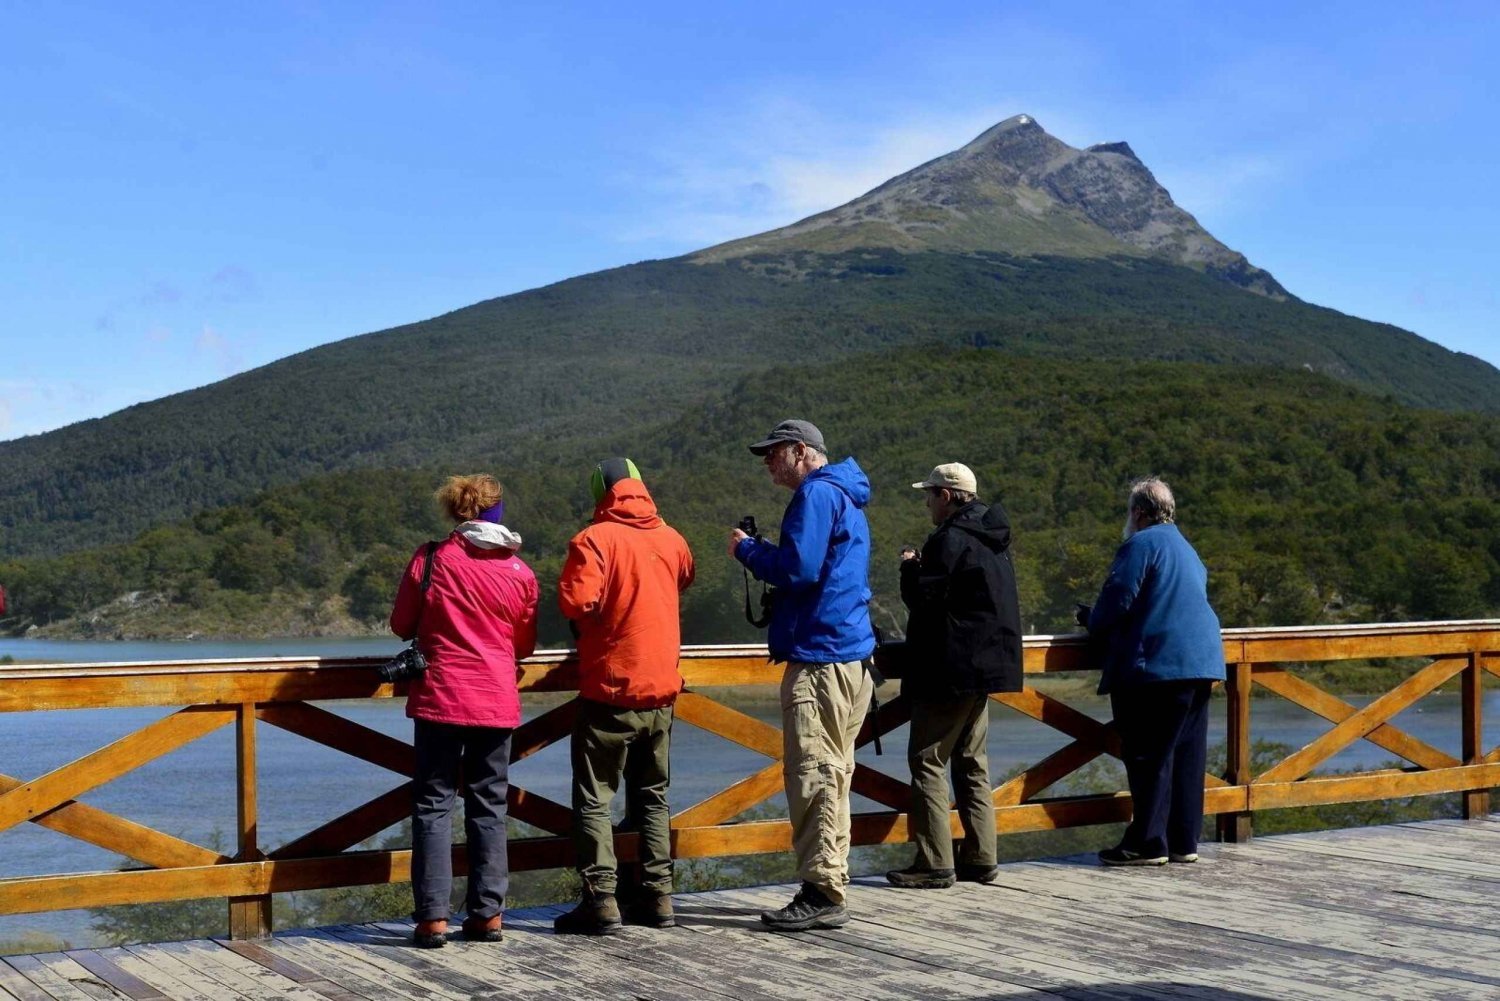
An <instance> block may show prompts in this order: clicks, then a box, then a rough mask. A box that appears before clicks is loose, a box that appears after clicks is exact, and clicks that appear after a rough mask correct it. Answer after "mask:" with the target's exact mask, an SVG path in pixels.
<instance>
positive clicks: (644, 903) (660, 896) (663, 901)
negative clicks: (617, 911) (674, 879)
mask: <svg viewBox="0 0 1500 1001" xmlns="http://www.w3.org/2000/svg"><path fill="white" fill-rule="evenodd" d="M622 916H623V917H624V919H625V923H626V924H628V925H641V926H643V927H646V928H675V927H677V917H676V915H674V914H673V913H672V895H671V894H670V893H652V894H646V895H645V896H643V897H637V898H636V899H635V900H632V901H631V902H630V903H629V904H627V905H626V906H625V908H624V914H623V915H622Z"/></svg>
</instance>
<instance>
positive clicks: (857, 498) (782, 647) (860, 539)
mask: <svg viewBox="0 0 1500 1001" xmlns="http://www.w3.org/2000/svg"><path fill="white" fill-rule="evenodd" d="M869 501H870V480H869V478H868V477H866V476H865V473H864V470H862V469H860V468H859V464H858V463H856V462H855V461H854V460H853V459H845V460H844V461H843V462H840V463H836V464H834V465H828V466H823V467H821V468H819V469H815V470H813V471H812V472H811V473H808V474H807V478H806V479H805V480H803V481H802V485H801V486H799V487H798V488H797V491H796V493H794V494H792V502H791V503H790V504H788V505H787V508H786V513H784V514H783V515H782V516H781V539H780V542H779V544H777V545H772V544H771V543H769V542H757V541H756V540H755V539H744V540H742V541H741V542H740V544H739V545H738V546H737V547H736V548H735V551H734V555H735V558H736V559H738V560H739V561H740V562H741V563H743V564H744V565H745V566H746V567H748V568H749V570H750V572H751V573H752V574H754V575H755V578H756V579H757V580H763V581H765V582H766V583H767V584H770V585H771V586H772V587H775V588H777V592H776V604H775V605H774V606H773V607H772V611H771V631H770V635H769V637H768V638H767V639H768V643H769V644H770V647H771V659H772V660H777V661H791V660H796V661H802V662H805V663H809V664H832V663H843V662H846V661H851V660H863V659H864V658H866V657H868V656H870V654H871V653H873V652H874V650H875V631H874V630H873V629H871V628H870V525H869V523H868V522H867V521H865V512H864V510H863V509H864V506H865V505H866V504H868V503H869Z"/></svg>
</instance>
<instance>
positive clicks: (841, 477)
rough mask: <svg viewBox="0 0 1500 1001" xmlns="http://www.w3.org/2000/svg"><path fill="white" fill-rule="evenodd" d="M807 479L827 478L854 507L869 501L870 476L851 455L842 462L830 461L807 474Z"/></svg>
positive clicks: (862, 505) (861, 505)
mask: <svg viewBox="0 0 1500 1001" xmlns="http://www.w3.org/2000/svg"><path fill="white" fill-rule="evenodd" d="M807 478H808V479H809V480H827V481H829V482H830V483H832V484H833V485H834V486H836V487H838V488H839V489H840V490H842V491H843V492H844V493H846V494H848V495H849V499H850V500H851V501H853V502H854V506H855V507H860V508H862V507H864V506H865V505H866V504H868V503H870V478H869V477H868V476H866V475H865V471H864V470H863V469H860V468H859V463H857V462H855V461H854V459H853V457H852V456H851V457H850V458H848V459H845V460H844V461H843V462H835V463H831V464H830V465H827V466H822V467H820V468H818V469H814V470H813V471H812V472H810V473H808V474H807Z"/></svg>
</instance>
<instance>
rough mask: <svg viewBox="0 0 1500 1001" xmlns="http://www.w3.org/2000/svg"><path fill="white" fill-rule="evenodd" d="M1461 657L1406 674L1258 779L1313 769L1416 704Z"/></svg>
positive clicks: (1291, 776) (1286, 778)
mask: <svg viewBox="0 0 1500 1001" xmlns="http://www.w3.org/2000/svg"><path fill="white" fill-rule="evenodd" d="M1464 663H1465V662H1464V661H1462V660H1436V661H1433V662H1432V663H1431V664H1429V665H1428V666H1427V667H1424V668H1423V669H1422V670H1421V671H1419V672H1417V673H1416V674H1414V675H1412V676H1411V677H1410V678H1407V679H1406V680H1405V681H1403V682H1401V684H1399V685H1397V686H1396V687H1395V688H1393V689H1391V690H1390V691H1389V692H1386V693H1385V694H1384V695H1382V696H1380V698H1378V699H1376V700H1375V701H1373V702H1371V703H1370V704H1369V705H1367V706H1365V707H1364V708H1363V709H1361V710H1359V711H1358V712H1356V713H1354V714H1353V715H1351V716H1349V717H1348V718H1347V719H1345V720H1344V721H1343V722H1341V723H1338V724H1337V725H1335V726H1334V728H1333V729H1332V730H1329V731H1328V732H1327V733H1325V734H1323V735H1322V736H1321V737H1318V738H1317V739H1316V740H1314V741H1313V742H1312V743H1310V744H1308V745H1307V746H1306V747H1304V748H1302V749H1301V750H1300V751H1296V752H1294V753H1293V754H1291V755H1289V756H1288V757H1286V758H1285V759H1283V760H1282V761H1280V762H1279V763H1277V764H1275V765H1272V766H1271V767H1270V768H1268V769H1266V771H1265V772H1263V773H1261V775H1260V776H1259V777H1258V778H1257V779H1256V782H1257V783H1259V782H1291V781H1293V780H1295V779H1299V778H1301V777H1302V776H1304V775H1306V774H1307V773H1308V772H1310V771H1312V770H1313V769H1314V768H1316V767H1317V766H1318V765H1319V764H1321V763H1322V762H1324V761H1326V760H1327V759H1328V758H1330V757H1332V756H1333V755H1335V754H1337V753H1338V752H1339V751H1340V750H1342V749H1343V748H1344V747H1345V746H1347V745H1348V744H1350V743H1352V742H1353V741H1355V740H1358V739H1359V738H1361V737H1364V736H1366V735H1368V734H1369V733H1370V731H1372V730H1374V729H1375V728H1376V727H1378V726H1380V725H1381V724H1383V723H1385V722H1387V721H1388V720H1390V718H1391V717H1392V716H1395V715H1396V714H1397V713H1399V712H1401V711H1402V710H1403V709H1405V708H1407V707H1408V706H1410V705H1412V704H1414V703H1415V702H1416V701H1417V700H1418V699H1420V698H1422V697H1423V696H1424V695H1426V694H1427V693H1428V692H1430V691H1432V690H1433V689H1434V688H1437V687H1438V686H1439V685H1441V684H1442V683H1443V682H1445V681H1447V680H1448V679H1449V678H1451V677H1453V676H1454V675H1456V674H1457V673H1458V672H1459V671H1461V670H1463V668H1464Z"/></svg>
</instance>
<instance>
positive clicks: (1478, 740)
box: [1459, 651, 1490, 819]
mask: <svg viewBox="0 0 1500 1001" xmlns="http://www.w3.org/2000/svg"><path fill="white" fill-rule="evenodd" d="M1459 706H1460V708H1459V711H1460V713H1461V714H1462V716H1463V724H1462V735H1461V737H1462V739H1461V743H1460V747H1461V750H1460V752H1459V753H1460V754H1461V755H1462V756H1463V759H1464V761H1465V762H1466V763H1468V764H1479V763H1481V762H1483V760H1484V756H1485V755H1484V655H1483V654H1481V653H1479V652H1477V651H1476V652H1474V653H1472V654H1470V655H1469V664H1468V666H1467V667H1465V668H1464V673H1463V690H1462V693H1461V695H1460V698H1459ZM1460 812H1461V814H1462V816H1463V817H1464V818H1466V819H1467V818H1470V817H1484V816H1488V815H1489V812H1490V793H1489V790H1488V789H1483V790H1480V789H1475V790H1470V791H1468V792H1465V793H1464V794H1463V797H1462V805H1461V806H1460Z"/></svg>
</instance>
